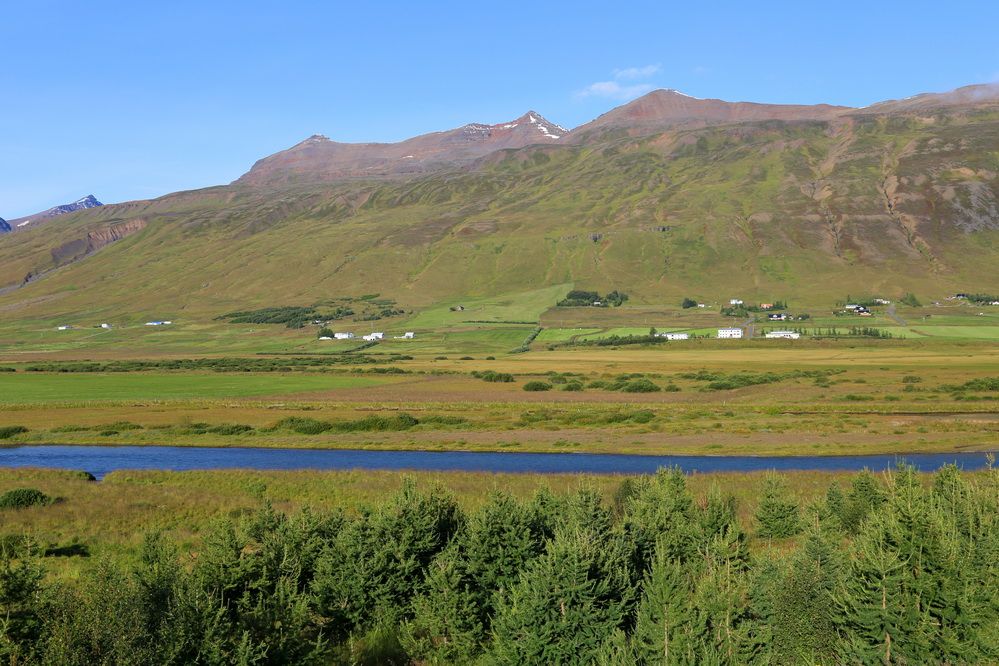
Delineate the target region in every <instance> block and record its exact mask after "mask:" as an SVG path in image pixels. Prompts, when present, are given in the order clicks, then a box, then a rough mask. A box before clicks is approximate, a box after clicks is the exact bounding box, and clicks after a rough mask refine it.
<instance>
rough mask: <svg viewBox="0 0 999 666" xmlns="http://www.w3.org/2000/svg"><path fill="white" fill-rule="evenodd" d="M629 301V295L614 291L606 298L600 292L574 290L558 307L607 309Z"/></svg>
mask: <svg viewBox="0 0 999 666" xmlns="http://www.w3.org/2000/svg"><path fill="white" fill-rule="evenodd" d="M627 300H628V294H625V293H624V292H620V291H618V290H616V289H615V290H614V291H612V292H610V293H609V294H607V295H605V296H601V295H600V293H599V292H596V291H582V290H580V289H573V290H572V291H570V292H569V293H568V294H566V295H565V298H563V299H562V300H560V301H559V302H558V303H556V305H557V306H558V307H560V308H575V307H595V308H607V307H615V308H616V307H619V306H620V305H621V304H623V303H624V302H625V301H627Z"/></svg>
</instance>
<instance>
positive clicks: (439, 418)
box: [420, 414, 468, 425]
mask: <svg viewBox="0 0 999 666" xmlns="http://www.w3.org/2000/svg"><path fill="white" fill-rule="evenodd" d="M420 423H424V424H427V425H463V424H465V423H468V419H466V418H464V417H462V416H451V415H450V414H435V415H433V416H424V417H423V418H421V419H420Z"/></svg>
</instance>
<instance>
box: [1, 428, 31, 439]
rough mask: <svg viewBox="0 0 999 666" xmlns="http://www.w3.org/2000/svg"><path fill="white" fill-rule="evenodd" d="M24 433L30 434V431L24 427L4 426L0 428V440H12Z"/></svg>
mask: <svg viewBox="0 0 999 666" xmlns="http://www.w3.org/2000/svg"><path fill="white" fill-rule="evenodd" d="M22 432H28V429H27V428H25V427H24V426H19V425H17V426H3V427H0V439H10V438H11V437H13V436H14V435H20V434H21V433H22Z"/></svg>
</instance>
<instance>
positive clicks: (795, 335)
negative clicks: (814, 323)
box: [764, 331, 801, 340]
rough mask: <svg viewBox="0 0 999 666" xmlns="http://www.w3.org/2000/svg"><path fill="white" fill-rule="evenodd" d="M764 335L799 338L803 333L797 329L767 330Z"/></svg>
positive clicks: (787, 338) (789, 338)
mask: <svg viewBox="0 0 999 666" xmlns="http://www.w3.org/2000/svg"><path fill="white" fill-rule="evenodd" d="M764 337H767V338H784V339H786V340H797V339H798V338H800V337H801V334H800V333H798V332H797V331H767V332H766V334H765V335H764Z"/></svg>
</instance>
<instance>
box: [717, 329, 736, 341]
mask: <svg viewBox="0 0 999 666" xmlns="http://www.w3.org/2000/svg"><path fill="white" fill-rule="evenodd" d="M718 337H719V338H720V339H734V338H741V337H742V329H741V328H719V329H718Z"/></svg>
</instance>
